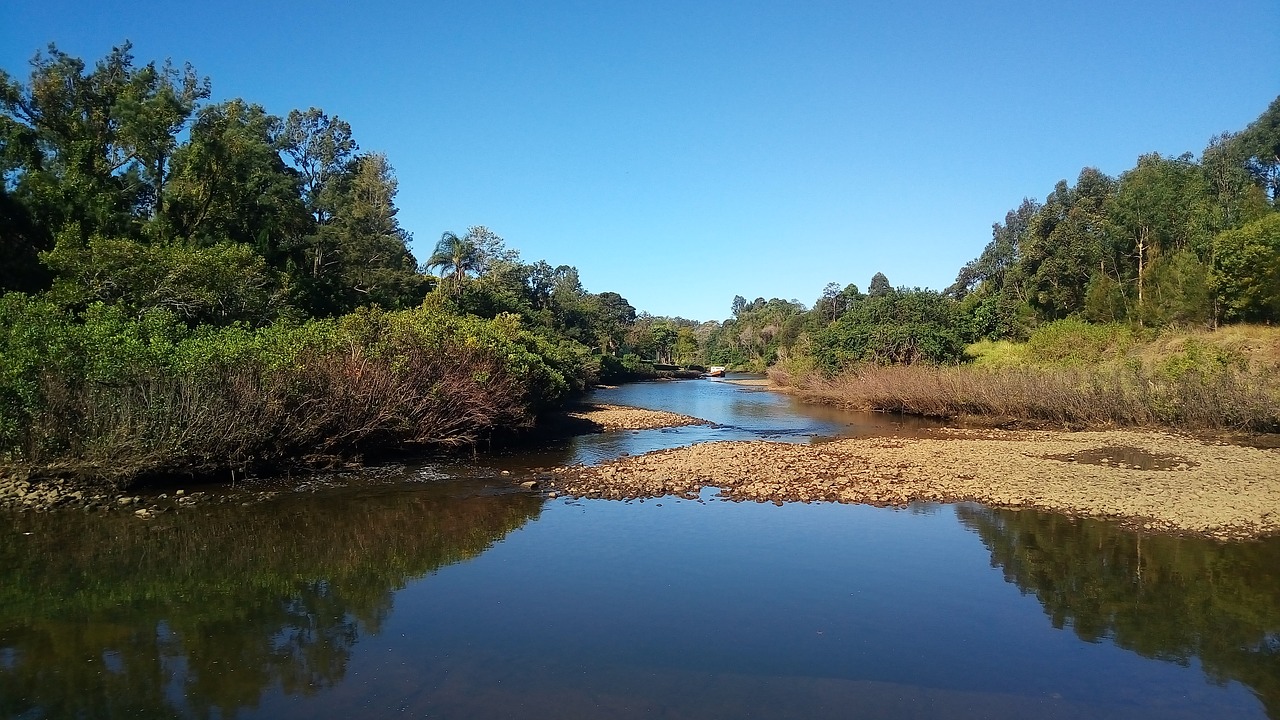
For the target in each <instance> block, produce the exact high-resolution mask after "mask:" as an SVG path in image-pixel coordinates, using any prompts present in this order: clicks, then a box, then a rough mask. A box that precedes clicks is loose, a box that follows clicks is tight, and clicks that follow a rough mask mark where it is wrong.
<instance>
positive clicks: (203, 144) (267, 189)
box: [166, 99, 312, 267]
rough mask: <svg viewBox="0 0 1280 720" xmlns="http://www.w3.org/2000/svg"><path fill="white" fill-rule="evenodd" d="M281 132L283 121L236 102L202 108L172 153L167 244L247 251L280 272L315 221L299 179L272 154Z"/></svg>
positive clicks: (258, 107) (253, 107)
mask: <svg viewBox="0 0 1280 720" xmlns="http://www.w3.org/2000/svg"><path fill="white" fill-rule="evenodd" d="M279 132H280V118H278V117H275V116H274V115H269V114H267V112H266V111H265V110H263V108H262V107H261V106H260V105H255V104H251V103H247V102H245V101H244V100H239V99H236V100H230V101H227V102H224V103H219V104H217V105H211V106H209V107H206V108H203V109H202V110H201V111H200V113H199V115H198V117H197V118H196V121H195V124H194V125H193V126H192V128H191V138H190V140H189V141H188V142H187V143H186V144H185V145H183V146H182V147H180V148H178V149H177V150H176V151H175V152H174V157H173V165H174V172H173V176H172V178H171V180H170V182H169V190H170V192H169V198H170V199H169V209H168V211H167V213H166V214H167V216H168V221H169V225H170V226H169V229H168V232H169V233H170V234H171V236H173V237H176V238H181V239H187V240H190V241H192V242H195V243H197V244H203V245H210V244H213V243H217V242H221V241H223V240H230V241H232V242H238V243H245V244H248V245H252V246H254V247H256V248H258V251H259V252H260V253H261V254H262V255H263V256H264V257H265V258H267V261H268V262H270V263H271V264H272V265H276V266H278V267H283V266H284V265H285V263H286V261H287V260H289V259H290V258H291V257H292V256H293V254H294V253H295V251H296V250H297V249H298V248H299V247H300V246H301V241H302V238H303V237H305V236H306V235H307V234H308V233H309V232H310V230H311V227H312V221H311V219H310V218H309V217H308V215H307V211H306V207H305V205H304V204H303V202H302V191H301V179H300V177H299V175H298V173H297V171H295V170H293V169H292V168H290V167H288V166H287V165H285V163H284V161H283V160H282V159H281V158H280V154H279V152H278V151H277V150H276V142H277V139H278V136H279Z"/></svg>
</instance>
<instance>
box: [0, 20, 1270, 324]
mask: <svg viewBox="0 0 1280 720" xmlns="http://www.w3.org/2000/svg"><path fill="white" fill-rule="evenodd" d="M126 38H127V39H129V40H131V41H132V42H133V43H134V55H135V58H136V59H137V61H138V62H139V63H144V62H147V61H150V60H163V59H165V58H172V59H173V60H174V61H175V62H177V63H181V62H184V61H189V62H191V63H192V64H193V65H194V66H195V67H196V69H197V71H198V72H199V73H200V74H202V75H207V76H209V77H210V78H211V79H212V82H213V95H214V99H215V100H218V99H227V98H232V97H243V98H245V99H247V100H250V101H253V102H257V103H260V104H262V105H263V106H265V107H266V108H267V110H268V111H270V112H272V113H275V114H278V115H285V114H287V113H288V111H289V110H291V109H294V108H299V109H305V108H307V107H310V106H316V107H320V108H322V109H324V110H325V111H326V112H328V113H329V114H331V115H337V116H339V117H342V118H344V119H345V120H347V121H348V122H350V123H351V125H352V126H353V128H354V131H355V136H356V140H357V141H358V142H359V143H360V146H361V148H362V149H364V150H377V151H382V152H384V153H386V154H387V156H388V157H389V159H390V161H391V163H392V165H393V166H394V167H395V168H396V172H397V175H398V177H399V180H400V195H399V198H398V204H399V206H400V208H401V213H400V218H401V222H402V224H403V225H404V227H405V228H406V229H408V230H409V231H411V232H412V233H413V235H414V243H413V247H414V251H415V253H416V254H417V255H418V256H419V258H425V257H426V256H427V255H429V254H430V251H431V247H432V246H433V245H434V243H435V240H437V239H438V238H439V236H440V234H441V233H442V232H443V231H445V230H454V231H457V232H459V233H461V232H462V231H464V230H465V229H466V227H467V226H468V225H487V226H489V227H490V228H491V229H493V230H494V231H495V232H497V233H498V234H499V235H501V236H503V237H504V238H506V240H507V242H508V244H509V245H511V246H512V247H515V248H517V249H518V250H520V251H521V253H522V255H523V256H524V258H525V259H526V260H530V261H532V260H539V259H545V260H547V261H548V262H550V263H551V264H553V265H558V264H570V265H576V266H577V267H578V269H579V270H580V272H581V276H582V279H583V283H584V284H585V285H586V287H587V289H588V290H591V291H593V292H603V291H606V290H612V291H615V292H619V293H621V294H622V295H623V296H624V297H626V298H628V299H629V300H630V301H631V303H632V304H633V305H635V306H636V307H637V308H638V309H640V310H645V311H648V312H650V313H653V314H655V315H681V316H684V317H687V318H692V319H699V320H719V319H723V318H725V317H726V316H727V315H728V314H729V306H730V303H731V301H732V299H733V296H734V295H743V296H745V297H746V298H747V299H748V300H750V299H752V298H754V297H757V296H763V297H766V298H767V297H782V298H787V299H798V300H800V301H801V302H804V303H806V304H811V303H812V302H813V300H814V299H815V298H817V296H818V295H819V294H820V292H821V290H822V288H823V286H824V285H825V284H826V283H828V282H832V281H835V282H839V283H841V284H844V283H849V282H853V283H857V284H858V285H859V286H860V287H862V288H863V289H865V288H866V285H867V283H868V281H869V279H870V278H871V276H872V275H873V274H874V273H876V272H878V271H879V272H884V273H885V274H886V275H887V276H888V277H889V280H890V281H891V282H892V283H893V284H895V285H908V286H922V287H932V288H936V289H941V288H944V287H946V286H947V285H948V284H950V283H951V281H952V280H953V279H954V278H955V274H956V271H957V270H958V269H959V267H960V266H961V265H962V264H964V263H965V262H966V261H968V260H969V259H971V258H973V257H975V256H976V255H977V254H978V253H979V252H981V250H982V247H983V246H984V245H985V244H986V242H987V241H988V240H989V239H990V233H991V224H992V223H993V222H995V221H997V220H1000V219H1002V218H1003V217H1004V214H1005V212H1007V211H1008V210H1010V209H1011V208H1013V207H1015V206H1016V205H1017V204H1018V203H1019V202H1020V201H1021V199H1022V198H1023V197H1024V196H1029V197H1034V198H1043V197H1044V196H1045V195H1046V194H1047V193H1048V192H1049V191H1050V190H1052V188H1053V185H1054V183H1055V182H1057V181H1058V180H1060V179H1064V178H1065V179H1068V180H1074V178H1075V177H1076V176H1077V175H1078V173H1079V171H1080V169H1081V168H1082V167H1085V166H1094V167H1097V168H1099V169H1101V170H1102V171H1104V172H1106V173H1109V174H1112V175H1115V174H1119V173H1120V172H1123V171H1124V170H1126V169H1128V168H1130V167H1132V166H1133V165H1134V163H1135V161H1136V159H1137V157H1138V155H1140V154H1142V153H1145V152H1152V151H1157V152H1161V153H1165V154H1175V155H1176V154H1181V153H1183V152H1187V151H1190V152H1194V153H1197V154H1198V153H1199V152H1200V151H1201V150H1202V149H1203V148H1204V146H1205V144H1206V143H1207V142H1208V140H1209V139H1210V137H1212V136H1213V135H1215V134H1217V133H1220V132H1223V131H1227V130H1240V129H1242V128H1243V127H1244V126H1245V125H1247V124H1248V123H1249V122H1250V121H1252V120H1253V119H1254V118H1256V117H1257V116H1258V115H1259V114H1260V113H1261V112H1262V111H1263V110H1264V109H1265V108H1266V106H1267V104H1268V103H1269V102H1270V101H1271V100H1273V99H1274V98H1275V97H1276V96H1277V94H1280V3H1277V2H1275V1H1274V0H1238V1H1233V0H1221V1H1218V2H1212V3H1210V2H1201V1H1190V0H1187V1H1178V0H1171V1H1167V2H1158V3H1157V2H1125V1H1124V0H1110V1H1108V2H1094V1H1092V0H1085V1H1079V2H1057V3H1048V2H1027V1H1026V0H1023V1H1021V2H981V3H977V2H975V3H957V2H940V1H939V2H932V1H930V2H924V1H911V0H906V1H902V2H892V3H889V2H884V3H856V2H788V3H784V2H752V1H750V0H740V1H738V2H723V3H720V2H714V3H713V2H696V1H693V0H689V1H685V2H665V1H661V0H659V1H650V2H643V3H641V2H628V3H622V2H606V1H603V0H597V1H594V2H588V1H585V0H584V1H579V2H573V1H561V0H542V1H540V2H483V1H480V0H476V1H475V2H466V3H460V2H448V3H445V2H385V1H381V0H365V1H364V2H361V3H348V2H331V1H327V0H321V1H315V2H307V3H293V2H273V1H271V0H259V1H246V2H207V3H169V2H165V3H160V2H153V1H152V0H132V1H130V2H118V1H107V0H80V1H78V2H77V1H68V0H42V1H40V2H6V3H4V5H3V7H0V67H3V68H4V69H6V70H7V71H9V72H10V73H11V74H14V75H16V76H18V77H19V78H23V79H25V77H26V75H27V65H26V63H27V61H28V60H29V59H30V58H31V56H32V55H33V54H34V52H35V51H36V50H37V49H40V48H43V47H44V46H45V45H47V43H49V42H51V41H52V42H56V43H57V44H58V46H59V48H61V49H62V50H64V51H66V52H68V53H70V54H72V55H76V56H79V57H82V58H84V59H85V60H86V61H89V62H92V61H95V60H97V59H99V58H101V57H103V56H104V55H106V54H107V53H108V52H109V51H110V49H111V47H112V46H113V45H116V44H119V43H120V42H122V41H123V40H125V39H126Z"/></svg>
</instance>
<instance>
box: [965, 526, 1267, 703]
mask: <svg viewBox="0 0 1280 720" xmlns="http://www.w3.org/2000/svg"><path fill="white" fill-rule="evenodd" d="M957 514H958V516H959V518H960V520H961V522H962V523H963V524H964V525H965V526H966V527H968V528H970V529H971V530H973V531H974V532H975V533H977V534H978V536H979V537H981V538H982V542H983V543H984V544H985V545H986V546H987V549H988V550H990V552H991V562H992V566H993V567H999V568H1001V569H1002V570H1003V571H1004V576H1005V579H1006V580H1007V581H1009V582H1011V583H1014V584H1016V585H1017V586H1018V587H1019V588H1020V589H1021V590H1022V591H1023V592H1024V593H1028V594H1032V595H1034V596H1035V597H1036V598H1038V599H1039V600H1040V603H1041V604H1042V605H1043V606H1044V610H1045V613H1046V614H1047V615H1048V616H1049V618H1050V621H1051V622H1052V623H1053V626H1054V627H1055V628H1063V627H1068V626H1069V627H1070V628H1071V629H1072V630H1073V631H1074V632H1075V634H1076V635H1077V636H1078V637H1079V638H1080V639H1082V640H1085V641H1088V642H1098V641H1100V640H1102V639H1109V640H1111V641H1112V642H1114V643H1115V644H1116V645H1118V646H1119V647H1122V648H1126V649H1128V650H1132V651H1133V652H1135V653H1138V654H1139V655H1141V656H1143V657H1148V658H1154V659H1158V660H1165V661H1169V662H1174V663H1177V664H1179V665H1184V666H1185V665H1188V664H1190V663H1191V662H1192V661H1193V660H1196V659H1198V661H1199V663H1200V665H1201V667H1202V668H1203V669H1204V672H1205V674H1206V675H1207V676H1208V678H1209V679H1210V680H1211V681H1213V682H1215V683H1217V684H1226V683H1227V682H1229V681H1231V680H1235V681H1238V682H1240V683H1242V684H1244V685H1245V686H1246V687H1248V688H1250V689H1251V690H1252V691H1253V693H1254V694H1255V695H1256V696H1257V697H1258V699H1259V700H1261V702H1262V704H1263V706H1264V707H1265V708H1266V711H1267V714H1268V716H1269V717H1271V718H1280V574H1277V573H1276V569H1277V568H1280V539H1271V540H1267V541H1262V542H1251V543H1215V542H1210V541H1207V540H1201V539H1197V538H1180V537H1170V536H1144V535H1141V534H1138V533H1134V532H1129V531H1125V530H1122V529H1119V528H1117V527H1116V526H1115V525H1112V524H1109V523H1106V522H1101V521H1095V520H1079V519H1074V518H1068V517H1064V516H1061V515H1053V514H1049V513H1042V512H1035V511H1030V510H1025V511H1014V510H998V509H992V508H983V507H977V506H961V507H958V508H957Z"/></svg>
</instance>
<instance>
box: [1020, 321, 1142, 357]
mask: <svg viewBox="0 0 1280 720" xmlns="http://www.w3.org/2000/svg"><path fill="white" fill-rule="evenodd" d="M1133 344H1134V336H1133V331H1132V330H1130V329H1129V328H1128V327H1127V326H1125V325H1120V324H1114V323H1113V324H1105V325H1095V324H1091V323H1087V322H1085V321H1083V320H1079V319H1076V318H1068V319H1065V320H1055V321H1054V322H1051V323H1048V324H1046V325H1041V326H1040V327H1038V328H1036V329H1035V330H1033V331H1032V333H1031V337H1029V338H1027V356H1028V357H1029V358H1030V359H1031V360H1032V361H1033V362H1041V363H1049V364H1062V365H1078V364H1093V363H1098V362H1101V361H1103V360H1106V359H1111V358H1116V357H1121V356H1123V355H1124V353H1125V351H1126V350H1128V349H1129V348H1130V347H1132V346H1133Z"/></svg>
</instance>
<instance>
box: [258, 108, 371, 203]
mask: <svg viewBox="0 0 1280 720" xmlns="http://www.w3.org/2000/svg"><path fill="white" fill-rule="evenodd" d="M277 142H278V144H279V146H280V149H281V150H282V151H283V152H284V154H285V155H286V156H287V157H289V158H290V159H291V160H292V161H293V166H294V167H295V168H296V169H297V170H298V172H299V173H300V174H301V176H302V199H303V202H305V203H306V205H307V210H308V211H310V212H311V215H312V217H314V218H315V220H316V222H317V223H321V224H323V223H324V222H325V221H326V220H328V219H329V217H331V216H332V214H333V208H332V207H331V205H332V203H334V202H335V201H336V198H332V197H330V198H326V197H325V190H326V188H327V187H329V185H330V182H331V181H332V180H333V179H334V178H336V177H338V176H339V175H341V174H342V173H343V172H345V171H346V169H347V165H348V163H350V161H351V159H352V156H353V155H354V153H355V151H356V150H357V149H358V146H357V145H356V142H355V140H353V139H352V138H351V125H350V124H349V123H347V122H346V121H345V120H342V119H340V118H338V117H329V116H328V115H326V114H325V113H324V111H322V110H320V109H319V108H314V107H313V108H308V109H307V111H306V112H301V111H299V110H291V111H289V115H288V117H286V118H285V121H284V126H283V127H282V129H281V131H280V134H279V137H278V139H277Z"/></svg>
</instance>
